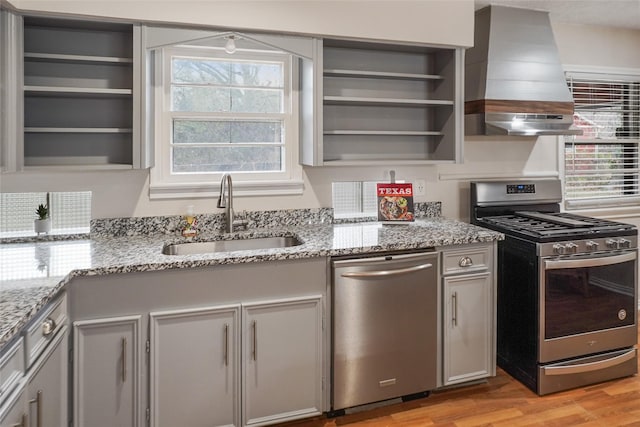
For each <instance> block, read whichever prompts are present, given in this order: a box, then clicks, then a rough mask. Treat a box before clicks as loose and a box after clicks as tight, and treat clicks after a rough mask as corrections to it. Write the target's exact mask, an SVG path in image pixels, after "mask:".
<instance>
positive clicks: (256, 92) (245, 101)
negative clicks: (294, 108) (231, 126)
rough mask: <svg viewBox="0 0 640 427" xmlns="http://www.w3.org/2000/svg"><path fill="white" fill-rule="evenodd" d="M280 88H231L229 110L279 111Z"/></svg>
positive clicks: (281, 95)
mask: <svg viewBox="0 0 640 427" xmlns="http://www.w3.org/2000/svg"><path fill="white" fill-rule="evenodd" d="M282 97H283V92H282V90H280V89H231V98H232V99H231V111H233V112H236V113H281V112H282Z"/></svg>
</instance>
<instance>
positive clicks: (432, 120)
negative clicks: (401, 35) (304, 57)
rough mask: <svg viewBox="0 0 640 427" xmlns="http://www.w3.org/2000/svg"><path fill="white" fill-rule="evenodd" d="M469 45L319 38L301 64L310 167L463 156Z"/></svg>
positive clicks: (303, 153) (304, 136) (304, 159)
mask: <svg viewBox="0 0 640 427" xmlns="http://www.w3.org/2000/svg"><path fill="white" fill-rule="evenodd" d="M463 60H464V59H463V50H462V49H459V48H449V49H447V48H434V47H428V46H406V45H398V44H385V43H370V42H356V41H345V40H331V39H324V40H320V39H318V40H317V41H316V56H315V58H314V62H313V67H306V68H303V70H302V80H303V91H302V94H303V95H302V102H301V111H302V115H301V117H302V129H303V132H302V134H301V139H302V149H301V161H302V163H303V164H305V165H309V166H323V165H324V166H328V165H331V166H339V165H348V166H349V165H360V164H374V165H375V164H388V163H389V162H393V163H395V164H415V163H418V164H421V163H453V162H460V161H461V157H462V156H461V145H462V132H461V129H462V128H461V126H462V125H461V123H462V121H461V119H462V113H463V110H462V105H463V103H462V84H461V82H462V72H463V71H462V70H463Z"/></svg>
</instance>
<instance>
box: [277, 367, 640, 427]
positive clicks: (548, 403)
mask: <svg viewBox="0 0 640 427" xmlns="http://www.w3.org/2000/svg"><path fill="white" fill-rule="evenodd" d="M286 426H287V427H334V426H366V427H383V426H384V427H386V426H389V427H392V426H403V427H422V426H430V427H431V426H436V427H472V426H491V427H521V426H545V427H546V426H551V427H555V426H557V427H568V426H583V427H596V426H597V427H603V426H606V427H618V426H638V427H640V376H638V375H636V376H633V377H627V378H622V379H618V380H612V381H608V382H605V383H601V384H595V385H591V386H588V387H582V388H578V389H574V390H569V391H565V392H560V393H555V394H552V395H548V396H542V397H541V396H538V395H536V394H535V393H533V392H532V391H530V390H529V389H528V388H526V387H525V386H524V385H522V384H521V383H519V382H518V381H516V380H515V379H513V378H512V377H511V376H509V375H508V374H507V373H505V372H504V371H503V370H502V369H498V372H497V375H496V376H495V377H493V378H489V379H488V380H487V381H486V382H482V383H479V384H475V385H469V386H464V387H459V388H452V389H448V390H442V391H436V392H433V393H431V395H430V396H429V397H426V398H423V399H418V400H414V401H410V402H403V403H397V404H393V405H390V406H384V407H381V408H376V409H371V410H368V411H366V412H360V413H355V414H349V415H344V416H341V417H336V418H326V417H317V418H313V419H307V420H303V421H298V422H290V423H287V424H286Z"/></svg>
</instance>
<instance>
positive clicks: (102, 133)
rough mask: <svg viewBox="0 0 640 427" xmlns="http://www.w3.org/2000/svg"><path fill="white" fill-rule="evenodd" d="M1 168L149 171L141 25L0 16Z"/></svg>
mask: <svg viewBox="0 0 640 427" xmlns="http://www.w3.org/2000/svg"><path fill="white" fill-rule="evenodd" d="M3 25H4V26H5V28H9V29H10V30H11V31H12V33H10V34H7V33H6V31H3V33H4V37H3V40H2V44H3V51H4V52H5V53H4V54H3V56H4V57H5V58H3V59H4V60H5V61H8V62H5V63H4V65H3V66H2V73H3V76H2V80H3V87H5V88H6V89H7V90H6V91H5V93H4V95H6V97H4V98H3V101H2V103H3V114H2V115H3V122H6V123H11V126H9V127H8V128H7V129H4V130H3V132H2V138H3V141H2V147H3V152H4V155H3V156H2V163H3V170H5V171H7V172H14V171H20V170H23V169H33V168H38V169H42V168H48V169H49V168H53V169H64V170H70V169H81V170H93V169H132V168H145V167H149V166H150V164H149V163H150V156H149V153H148V150H147V149H146V147H145V146H144V144H142V143H141V139H142V138H141V131H142V129H141V107H140V104H141V101H140V99H141V90H140V86H141V80H142V67H141V52H142V42H141V37H140V26H139V25H136V24H122V23H106V22H98V21H81V20H76V19H58V18H44V17H33V16H22V15H19V14H14V13H11V12H6V11H5V12H4V13H3Z"/></svg>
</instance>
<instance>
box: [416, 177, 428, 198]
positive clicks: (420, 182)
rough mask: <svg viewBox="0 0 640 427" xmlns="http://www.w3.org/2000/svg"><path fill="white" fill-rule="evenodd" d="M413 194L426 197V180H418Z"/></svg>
mask: <svg viewBox="0 0 640 427" xmlns="http://www.w3.org/2000/svg"><path fill="white" fill-rule="evenodd" d="M413 192H414V193H415V194H416V196H424V192H425V189H424V179H416V180H415V181H414V182H413Z"/></svg>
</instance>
